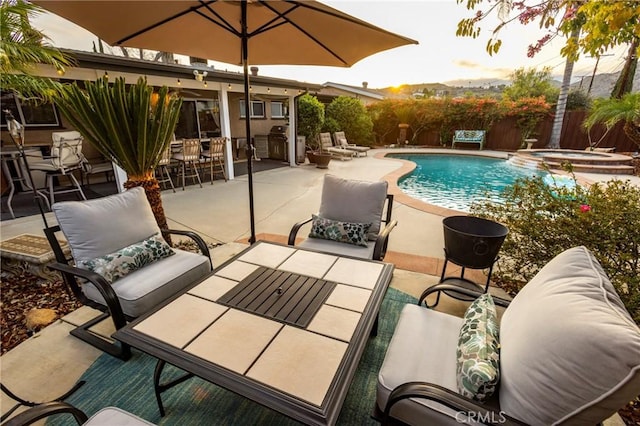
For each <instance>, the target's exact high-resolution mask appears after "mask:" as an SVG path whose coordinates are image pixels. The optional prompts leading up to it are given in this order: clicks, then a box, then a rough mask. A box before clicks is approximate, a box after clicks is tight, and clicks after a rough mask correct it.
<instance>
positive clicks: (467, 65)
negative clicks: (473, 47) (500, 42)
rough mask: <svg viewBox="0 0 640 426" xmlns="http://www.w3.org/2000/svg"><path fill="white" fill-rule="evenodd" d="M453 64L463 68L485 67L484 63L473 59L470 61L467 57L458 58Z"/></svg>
mask: <svg viewBox="0 0 640 426" xmlns="http://www.w3.org/2000/svg"><path fill="white" fill-rule="evenodd" d="M453 64H454V65H456V66H458V67H461V68H472V69H477V68H484V67H483V66H482V65H480V64H479V63H477V62H473V61H469V60H466V59H456V60H454V61H453Z"/></svg>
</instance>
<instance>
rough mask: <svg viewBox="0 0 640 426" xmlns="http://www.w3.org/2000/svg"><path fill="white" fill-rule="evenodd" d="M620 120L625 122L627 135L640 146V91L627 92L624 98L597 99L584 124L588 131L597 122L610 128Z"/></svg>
mask: <svg viewBox="0 0 640 426" xmlns="http://www.w3.org/2000/svg"><path fill="white" fill-rule="evenodd" d="M618 122H623V123H624V132H625V133H626V135H627V136H629V138H630V139H631V140H632V141H633V142H634V143H635V144H636V145H638V146H640V92H634V93H627V94H625V95H624V96H622V99H616V98H611V99H596V100H595V101H594V102H593V106H592V107H591V110H590V111H589V115H588V116H587V118H585V120H584V123H583V124H584V127H585V128H586V129H587V131H588V130H590V129H591V128H592V127H593V126H594V125H595V124H596V123H603V124H604V125H605V126H606V127H607V128H608V129H610V128H612V127H613V126H615V125H616V124H617V123H618Z"/></svg>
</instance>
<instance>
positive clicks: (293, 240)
mask: <svg viewBox="0 0 640 426" xmlns="http://www.w3.org/2000/svg"><path fill="white" fill-rule="evenodd" d="M311 220H313V218H309V219H306V220H303V221H302V222H298V223H296V224H295V225H293V228H291V231H289V240H288V241H287V244H288V245H290V246H293V245H295V244H296V235H298V230H300V228H302V226H304V225H306V224H307V223H309V222H311Z"/></svg>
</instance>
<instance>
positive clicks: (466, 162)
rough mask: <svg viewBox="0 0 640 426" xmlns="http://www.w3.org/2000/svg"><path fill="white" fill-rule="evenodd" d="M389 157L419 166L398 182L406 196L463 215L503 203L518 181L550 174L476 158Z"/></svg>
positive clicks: (499, 160) (435, 156) (436, 156)
mask: <svg viewBox="0 0 640 426" xmlns="http://www.w3.org/2000/svg"><path fill="white" fill-rule="evenodd" d="M388 157H392V158H400V159H403V160H408V161H412V162H414V163H416V168H415V170H413V172H411V173H410V174H408V175H406V176H404V177H403V178H402V179H400V180H399V181H398V187H399V188H400V189H401V190H402V191H403V192H404V193H405V194H407V195H409V196H411V197H413V198H417V199H419V200H422V201H424V202H426V203H429V204H434V205H436V206H440V207H445V208H448V209H453V210H458V211H461V212H468V211H469V210H470V207H471V204H472V203H473V202H479V201H483V200H492V201H496V202H500V201H501V197H500V194H501V193H502V191H503V190H504V189H505V188H506V187H507V186H509V185H512V184H513V183H514V182H515V181H516V179H518V178H525V177H532V176H544V175H546V174H547V172H545V171H542V170H532V169H525V168H522V167H518V166H515V165H513V164H510V163H508V162H507V161H506V160H501V159H496V158H487V157H479V156H474V155H440V154H390V155H388Z"/></svg>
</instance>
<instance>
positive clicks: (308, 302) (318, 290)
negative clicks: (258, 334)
mask: <svg viewBox="0 0 640 426" xmlns="http://www.w3.org/2000/svg"><path fill="white" fill-rule="evenodd" d="M335 286H336V283H335V282H331V281H327V280H323V279H318V278H313V277H307V276H304V275H298V274H294V273H291V272H287V271H278V270H275V269H271V268H266V267H260V268H258V269H256V270H255V271H254V272H253V273H252V274H251V275H249V276H248V277H247V278H245V279H243V280H242V281H240V283H238V285H236V286H235V287H234V288H232V289H231V290H230V291H228V292H227V293H226V294H225V295H224V296H222V297H221V298H220V299H218V301H217V302H218V303H220V304H222V305H226V306H230V307H234V308H236V309H240V310H243V311H246V312H250V313H253V314H256V315H260V316H263V317H265V318H270V319H275V320H278V321H280V322H283V323H286V324H290V325H294V326H296V327H301V328H306V327H307V326H308V325H309V323H310V322H311V320H312V319H313V317H314V316H315V314H316V312H318V309H320V306H322V304H323V303H324V301H325V300H326V299H327V297H328V296H329V294H331V292H332V291H333V289H334V288H335Z"/></svg>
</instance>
